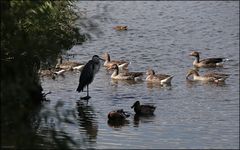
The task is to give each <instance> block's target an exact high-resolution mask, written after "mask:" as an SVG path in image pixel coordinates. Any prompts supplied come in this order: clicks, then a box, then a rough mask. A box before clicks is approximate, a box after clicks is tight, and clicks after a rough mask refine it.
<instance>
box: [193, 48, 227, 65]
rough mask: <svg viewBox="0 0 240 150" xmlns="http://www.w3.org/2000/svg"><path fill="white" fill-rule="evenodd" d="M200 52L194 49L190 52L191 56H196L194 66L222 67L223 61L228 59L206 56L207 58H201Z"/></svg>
mask: <svg viewBox="0 0 240 150" xmlns="http://www.w3.org/2000/svg"><path fill="white" fill-rule="evenodd" d="M199 54H200V53H199V52H197V51H193V52H191V53H190V55H189V56H194V57H195V60H194V61H193V66H194V67H198V68H200V67H205V68H209V67H218V66H219V67H222V66H223V62H224V61H226V60H227V59H225V58H206V59H202V60H200V55H199Z"/></svg>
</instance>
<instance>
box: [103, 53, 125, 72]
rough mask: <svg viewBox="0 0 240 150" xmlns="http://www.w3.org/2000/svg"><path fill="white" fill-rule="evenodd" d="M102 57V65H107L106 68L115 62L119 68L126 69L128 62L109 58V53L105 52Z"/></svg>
mask: <svg viewBox="0 0 240 150" xmlns="http://www.w3.org/2000/svg"><path fill="white" fill-rule="evenodd" d="M103 58H104V59H105V62H104V64H103V66H104V67H107V69H109V68H110V67H112V65H114V64H117V65H118V67H119V68H120V69H121V70H124V69H127V67H128V64H129V63H128V62H126V61H123V60H111V59H110V55H109V54H108V53H107V52H105V53H104V54H103Z"/></svg>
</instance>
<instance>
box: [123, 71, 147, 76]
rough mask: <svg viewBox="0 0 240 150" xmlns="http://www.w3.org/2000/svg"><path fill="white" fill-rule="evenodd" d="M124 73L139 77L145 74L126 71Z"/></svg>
mask: <svg viewBox="0 0 240 150" xmlns="http://www.w3.org/2000/svg"><path fill="white" fill-rule="evenodd" d="M124 75H126V76H133V77H139V76H143V72H125V73H124Z"/></svg>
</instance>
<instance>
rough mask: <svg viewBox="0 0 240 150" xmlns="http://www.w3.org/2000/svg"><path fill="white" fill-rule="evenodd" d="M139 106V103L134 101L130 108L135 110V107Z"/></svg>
mask: <svg viewBox="0 0 240 150" xmlns="http://www.w3.org/2000/svg"><path fill="white" fill-rule="evenodd" d="M138 106H140V102H139V101H136V102H135V103H134V104H133V105H132V106H131V108H135V107H138Z"/></svg>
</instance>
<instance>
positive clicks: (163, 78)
mask: <svg viewBox="0 0 240 150" xmlns="http://www.w3.org/2000/svg"><path fill="white" fill-rule="evenodd" d="M146 75H147V78H146V81H147V82H150V83H160V84H161V85H164V84H171V81H172V78H173V76H170V75H166V74H155V71H154V70H153V69H148V70H147V72H146Z"/></svg>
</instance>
